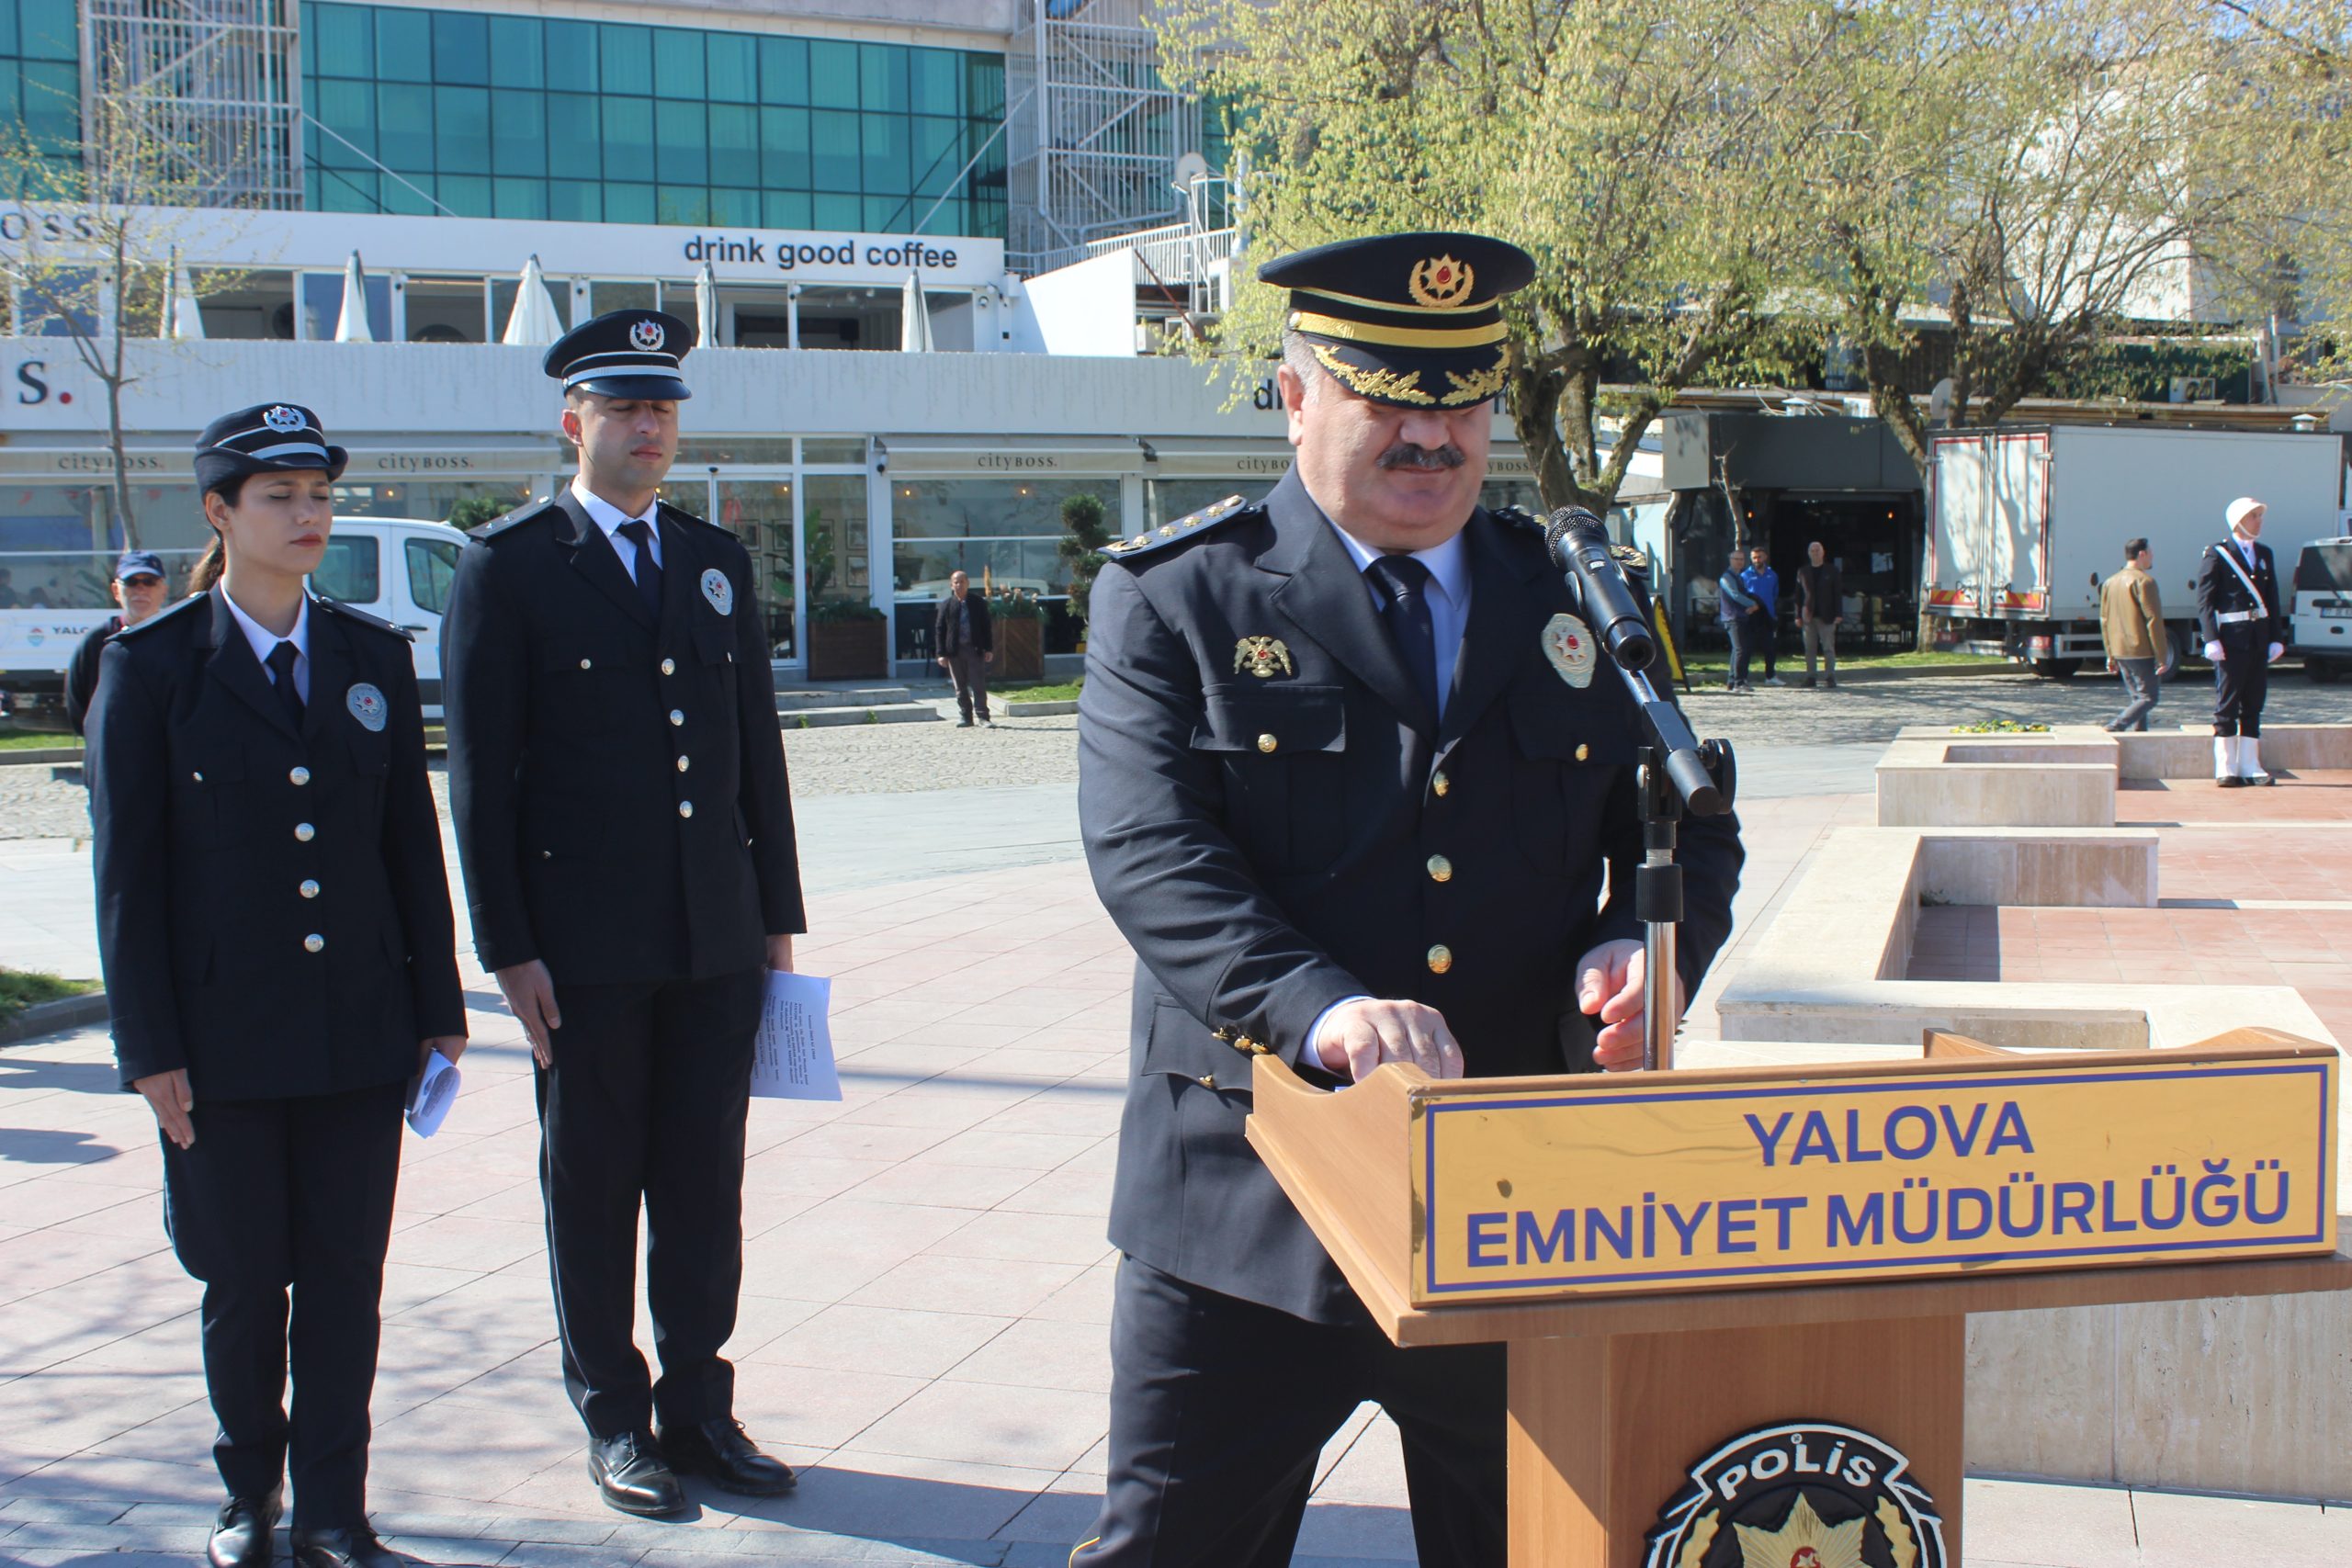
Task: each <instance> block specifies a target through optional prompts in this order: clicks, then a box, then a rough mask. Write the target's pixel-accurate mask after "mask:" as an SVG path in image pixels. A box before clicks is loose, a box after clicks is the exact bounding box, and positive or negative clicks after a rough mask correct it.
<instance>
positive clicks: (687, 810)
mask: <svg viewBox="0 0 2352 1568" xmlns="http://www.w3.org/2000/svg"><path fill="white" fill-rule="evenodd" d="M694 814H695V803H694V802H693V801H691V800H682V801H680V802H678V815H679V816H681V817H692V816H693V815H694Z"/></svg>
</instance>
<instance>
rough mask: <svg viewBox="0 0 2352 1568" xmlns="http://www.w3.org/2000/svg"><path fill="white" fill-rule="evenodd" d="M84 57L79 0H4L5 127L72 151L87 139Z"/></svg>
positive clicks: (0, 99)
mask: <svg viewBox="0 0 2352 1568" xmlns="http://www.w3.org/2000/svg"><path fill="white" fill-rule="evenodd" d="M81 58H82V46H81V31H80V25H79V24H78V23H77V22H76V21H75V20H74V0H0V126H13V127H19V128H21V129H22V130H23V132H24V134H25V136H26V137H28V139H29V140H30V141H31V142H32V145H33V146H35V147H37V148H39V149H40V150H41V151H42V152H47V153H50V154H52V155H56V156H59V157H63V156H64V155H65V154H67V153H68V152H70V151H71V150H72V149H73V147H74V143H76V142H78V141H80V140H81V139H82V67H81ZM6 194H8V195H11V196H13V195H15V194H16V193H15V192H13V191H11V192H8V193H6Z"/></svg>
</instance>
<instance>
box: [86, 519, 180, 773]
mask: <svg viewBox="0 0 2352 1568" xmlns="http://www.w3.org/2000/svg"><path fill="white" fill-rule="evenodd" d="M107 589H108V591H109V592H112V593H113V594H114V602H115V603H116V604H119V605H120V606H121V608H122V614H121V615H108V616H107V618H106V620H105V622H104V623H102V624H101V625H99V626H93V627H92V628H91V629H90V635H89V636H87V637H84V638H83V639H82V646H81V647H79V648H77V649H74V659H73V661H72V662H71V663H69V664H67V665H66V667H65V717H66V720H67V722H68V723H70V724H72V725H73V726H74V734H76V735H79V734H81V733H83V727H84V725H85V724H86V723H87V722H88V720H89V716H90V702H91V699H93V698H94V697H96V695H97V693H98V655H100V654H101V653H104V652H105V651H106V649H107V643H109V642H111V641H113V640H114V637H115V634H116V633H117V632H121V631H128V630H129V629H130V628H131V627H132V626H137V625H138V624H139V623H140V622H141V621H143V620H145V619H147V618H148V617H149V616H150V615H154V614H156V613H157V612H158V611H160V610H162V609H163V607H164V599H165V598H166V597H167V596H168V594H169V590H168V589H167V588H165V586H164V558H163V557H161V556H159V555H157V554H156V553H155V552H154V551H153V550H125V551H123V552H122V558H121V559H119V560H118V561H116V562H115V563H114V581H112V582H110V583H108V584H107Z"/></svg>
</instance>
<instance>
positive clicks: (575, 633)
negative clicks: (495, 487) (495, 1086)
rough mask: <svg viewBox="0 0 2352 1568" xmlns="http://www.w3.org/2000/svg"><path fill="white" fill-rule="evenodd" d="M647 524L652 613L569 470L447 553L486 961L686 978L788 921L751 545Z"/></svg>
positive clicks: (787, 873) (448, 625) (795, 888)
mask: <svg viewBox="0 0 2352 1568" xmlns="http://www.w3.org/2000/svg"><path fill="white" fill-rule="evenodd" d="M659 523H660V527H661V538H662V615H661V619H660V623H659V624H658V625H657V624H656V623H655V620H654V617H653V616H652V615H650V614H649V613H648V612H647V610H646V607H645V604H644V601H643V600H642V599H641V598H640V597H639V594H638V591H637V586H636V584H635V583H634V582H633V581H631V580H630V578H629V574H628V569H627V568H625V567H624V566H623V565H622V564H621V558H620V557H619V555H618V554H617V553H616V551H615V550H614V548H613V546H612V543H611V541H610V540H608V539H606V538H605V534H604V531H603V530H602V529H600V528H599V527H597V526H596V525H595V523H594V520H593V519H591V518H590V517H589V515H588V513H587V511H586V510H585V509H584V508H583V507H582V506H581V504H580V502H579V501H578V500H577V499H576V498H575V497H574V496H573V495H572V493H571V490H570V489H569V488H568V487H567V488H565V489H564V490H562V491H559V492H558V493H557V495H556V497H555V499H554V500H553V501H552V502H548V503H545V504H541V505H538V506H536V507H532V508H528V509H526V510H524V511H522V512H518V513H511V514H509V515H508V516H506V517H504V518H502V519H499V520H498V521H495V522H492V523H488V524H485V525H482V526H481V527H480V528H478V529H476V530H474V542H473V543H472V544H471V545H469V547H467V549H466V552H465V554H464V556H463V557H462V558H460V559H459V561H458V575H457V581H456V583H455V585H454V586H453V587H452V589H451V592H450V602H449V614H448V616H447V620H446V621H445V622H444V625H443V632H442V657H443V659H444V660H445V661H446V665H447V668H446V674H447V684H446V687H445V690H446V692H447V701H448V705H449V716H450V724H449V735H450V748H451V756H450V769H449V774H450V779H451V781H452V791H451V804H452V806H453V807H454V808H455V815H456V818H457V827H458V848H459V851H460V853H461V857H462V859H463V862H464V865H465V873H466V893H467V898H468V901H469V905H470V907H471V910H472V916H473V931H474V947H475V951H476V952H477V953H479V954H480V956H481V962H482V964H483V965H484V966H485V967H486V968H490V969H492V970H496V969H504V968H508V967H511V966H513V965H515V964H526V963H528V962H530V961H531V960H532V959H535V958H536V959H542V960H544V961H545V962H546V964H547V965H548V971H549V973H550V974H552V975H553V976H554V977H555V979H556V980H557V981H558V982H559V983H563V984H571V985H598V984H608V983H618V982H629V981H650V980H675V979H704V978H708V977H710V976H718V975H726V974H732V973H737V972H740V971H742V970H746V969H752V968H755V967H757V966H759V965H760V964H763V963H764V962H765V961H766V956H767V948H766V942H765V940H764V938H765V936H766V934H768V933H788V932H797V931H802V930H804V929H806V922H805V920H804V919H803V916H802V909H801V898H800V880H799V873H798V869H797V860H796V857H795V849H794V842H793V829H792V803H791V798H790V795H789V792H788V791H787V789H786V781H785V761H784V741H783V731H782V729H781V728H780V727H779V725H778V723H777V720H776V712H775V677H774V675H773V674H772V672H771V671H770V667H769V663H768V649H767V638H766V636H765V634H764V633H763V629H762V626H761V623H760V612H759V600H758V596H757V594H756V593H755V592H754V583H753V581H752V565H751V559H750V558H749V557H748V556H747V555H746V554H745V553H744V550H743V547H742V545H741V543H740V542H739V541H738V540H737V539H736V538H735V536H733V535H731V534H729V533H728V532H727V531H726V530H725V529H723V528H717V527H713V526H712V525H709V524H707V523H705V522H703V521H702V520H701V519H700V518H697V517H695V516H693V515H691V514H689V513H684V512H681V511H679V510H677V509H676V508H674V507H672V506H670V505H667V504H666V503H665V504H663V505H662V507H661V509H660V517H659ZM713 573H716V574H717V575H716V577H713V576H712V575H711V574H713ZM706 580H707V581H709V583H710V584H711V587H710V588H709V589H708V590H707V589H706V586H705V583H706ZM722 585H723V586H722ZM720 604H725V605H726V608H725V609H724V610H722V609H721V608H720V607H719V605H720ZM622 911H626V912H627V918H625V919H624V918H616V916H617V915H619V913H620V912H622Z"/></svg>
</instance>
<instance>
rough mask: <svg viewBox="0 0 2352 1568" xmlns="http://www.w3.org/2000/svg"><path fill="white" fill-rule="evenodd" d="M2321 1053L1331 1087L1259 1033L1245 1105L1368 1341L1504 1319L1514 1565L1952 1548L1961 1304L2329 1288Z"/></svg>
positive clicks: (1845, 1556) (1971, 1058)
mask: <svg viewBox="0 0 2352 1568" xmlns="http://www.w3.org/2000/svg"><path fill="white" fill-rule="evenodd" d="M2337 1069H2338V1059H2337V1054H2336V1052H2335V1048H2334V1047H2332V1046H2324V1045H2318V1044H2314V1043H2310V1042H2307V1041H2302V1040H2299V1039H2296V1038H2294V1037H2292V1036H2290V1035H2284V1034H2279V1033H2277V1032H2271V1031H2267V1030H2241V1031H2237V1032H2233V1033H2231V1034H2228V1035H2224V1036H2222V1037H2220V1038H2219V1039H2216V1040H2212V1041H2208V1042H2206V1043H2204V1044H2202V1045H2199V1046H2197V1047H2194V1048H2191V1049H2188V1050H2180V1051H2171V1050H2167V1051H2139V1052H2120V1053H2111V1054H2098V1055H2065V1054H2040V1053H2036V1054H2030V1055H2013V1054H2008V1053H2003V1052H1997V1051H1995V1050H1992V1049H1991V1048H1990V1047H1986V1046H1983V1045H1979V1044H1976V1043H1973V1042H1969V1041H1963V1040H1959V1039H1956V1038H1954V1037H1951V1036H1943V1035H1931V1036H1930V1038H1929V1040H1928V1048H1927V1052H1926V1054H1925V1055H1923V1056H1922V1057H1921V1058H1919V1059H1917V1060H1911V1061H1896V1062H1883V1063H1867V1064H1853V1065H1838V1066H1789V1067H1782V1068H1772V1069H1757V1070H1747V1069H1739V1070H1718V1071H1698V1072H1675V1073H1668V1074H1657V1075H1650V1076H1649V1077H1646V1078H1645V1077H1643V1076H1642V1075H1616V1076H1611V1077H1596V1076H1581V1077H1538V1078H1500V1079H1498V1078H1487V1079H1469V1080H1453V1081H1446V1082H1440V1081H1437V1080H1434V1079H1431V1078H1430V1077H1427V1076H1426V1075H1425V1074H1422V1073H1420V1072H1419V1071H1418V1070H1417V1069H1414V1068H1409V1067H1403V1066H1388V1067H1384V1068H1382V1069H1381V1070H1380V1071H1378V1072H1376V1073H1374V1075H1372V1077H1369V1078H1368V1079H1366V1080H1365V1081H1364V1082H1363V1083H1361V1084H1358V1085H1355V1086H1352V1087H1351V1088H1349V1089H1344V1090H1340V1091H1339V1092H1336V1093H1334V1092H1326V1091H1323V1090H1319V1089H1313V1088H1310V1087H1309V1086H1307V1085H1306V1083H1304V1082H1303V1081H1302V1080H1301V1079H1299V1078H1298V1077H1296V1076H1295V1075H1294V1074H1293V1073H1291V1072H1290V1071H1288V1070H1287V1069H1286V1068H1284V1067H1283V1065H1282V1064H1281V1063H1280V1062H1279V1061H1278V1060H1276V1059H1274V1058H1272V1057H1260V1058H1259V1059H1258V1061H1257V1064H1256V1069H1255V1070H1256V1081H1255V1111H1254V1112H1253V1114H1252V1115H1251V1116H1250V1122H1249V1136H1250V1143H1251V1144H1252V1145H1254V1146H1255V1147H1256V1148H1257V1150H1258V1152H1259V1153H1260V1155H1261V1156H1262V1157H1263V1158H1264V1159H1265V1161H1266V1164H1267V1166H1268V1167H1269V1168H1271V1169H1272V1171H1273V1173H1274V1175H1275V1177H1276V1179H1279V1180H1280V1181H1281V1182H1282V1184H1283V1188H1284V1189H1285V1190H1287V1191H1288V1192H1289V1194H1290V1196H1291V1198H1292V1200H1293V1201H1295V1203H1296V1204H1297V1205H1298V1208H1299V1211H1300V1213H1302V1214H1304V1215H1305V1216H1306V1220H1307V1223H1308V1224H1310V1225H1311V1226H1313V1228H1314V1230H1315V1233H1316V1235H1317V1236H1318V1237H1319V1238H1320V1239H1321V1240H1322V1242H1323V1245H1324V1246H1325V1247H1327V1248H1328V1249H1329V1252H1330V1254H1331V1256H1332V1258H1334V1259H1335V1260H1337V1262H1338V1263H1339V1265H1340V1269H1342V1270H1343V1271H1344V1272H1345V1274H1346V1275H1347V1278H1348V1280H1349V1281H1350V1282H1351V1284H1352V1285H1353V1286H1354V1287H1355V1290H1356V1292H1357V1294H1358V1295H1359V1296H1361V1297H1362V1298H1363V1302H1364V1304H1365V1305H1366V1307H1368V1308H1369V1309H1370V1311H1371V1313H1372V1315H1373V1317H1374V1320H1375V1321H1377V1322H1378V1323H1379V1325H1380V1326H1381V1327H1382V1329H1383V1330H1384V1331H1385V1333H1386V1334H1387V1335H1388V1337H1389V1338H1390V1339H1392V1340H1393V1341H1395V1342H1396V1343H1397V1344H1398V1345H1400V1346H1406V1347H1412V1346H1423V1345H1455V1344H1464V1343H1476V1342H1490V1341H1498V1340H1500V1341H1508V1342H1509V1345H1510V1384H1509V1387H1510V1562H1511V1564H1512V1568H1537V1565H1538V1564H1541V1565H1543V1568H1721V1565H1722V1564H1724V1563H1726V1562H1728V1563H1730V1564H1734V1565H1737V1564H1740V1563H1741V1562H1743V1561H1744V1556H1743V1554H1744V1553H1746V1552H1748V1551H1753V1555H1752V1556H1749V1557H1746V1558H1745V1560H1746V1561H1751V1562H1756V1561H1765V1560H1767V1559H1770V1561H1772V1562H1774V1565H1775V1568H1781V1564H1782V1563H1783V1562H1785V1563H1786V1564H1789V1565H1791V1568H1812V1565H1816V1564H1818V1565H1822V1568H1827V1565H1830V1564H1834V1563H1836V1562H1850V1563H1862V1564H1865V1565H1890V1568H1958V1565H1959V1564H1960V1563H1961V1562H1962V1555H1961V1517H1960V1509H1961V1472H1962V1410H1963V1405H1964V1393H1965V1383H1966V1363H1965V1349H1966V1344H1965V1341H1966V1327H1967V1314H1970V1313H1979V1312H2015V1311H2019V1310H2025V1309H2030V1308H2043V1307H2066V1306H2090V1305H2098V1304H2104V1303H2120V1302H2147V1301H2173V1300H2183V1299H2191V1298H2197V1297H2207V1296H2245V1295H2267V1294H2285V1293H2290V1292H2309V1291H2335V1290H2346V1289H2352V1251H2347V1237H2352V1230H2347V1229H2346V1228H2345V1227H2344V1226H2343V1225H2342V1224H2341V1223H2340V1222H2339V1221H2338V1218H2337V1216H2336V1213H2335V1179H2336V1170H2335V1104H2336V1093H2337ZM1930 1198H1932V1199H1933V1200H1934V1201H1933V1202H1932V1204H1931V1203H1930V1201H1929V1200H1930ZM2176 1200H2177V1201H2176ZM2167 1213H2168V1214H2169V1219H2167ZM1841 1433H1842V1434H1846V1436H1843V1437H1841V1436H1839V1434H1841ZM1849 1438H1850V1440H1851V1445H1852V1446H1851V1452H1853V1453H1855V1454H1861V1453H1864V1452H1866V1451H1867V1452H1871V1453H1873V1454H1879V1453H1880V1450H1877V1449H1874V1448H1872V1447H1871V1441H1870V1439H1876V1441H1877V1443H1879V1444H1882V1445H1883V1450H1884V1452H1883V1455H1881V1457H1879V1458H1876V1459H1873V1460H1871V1461H1860V1460H1856V1459H1849V1458H1847V1457H1846V1455H1847V1454H1848V1452H1849V1449H1848V1446H1847V1445H1848V1441H1849ZM1743 1443H1744V1444H1746V1445H1747V1446H1745V1447H1742V1446H1741V1445H1742V1444H1743ZM1833 1444H1834V1445H1836V1446H1835V1447H1834V1448H1833V1447H1832V1445H1833ZM1808 1445H1809V1446H1808ZM1824 1450H1829V1453H1825V1451H1824ZM1831 1454H1835V1455H1836V1456H1837V1458H1838V1461H1840V1465H1841V1466H1842V1469H1838V1468H1833V1472H1832V1474H1831V1476H1830V1479H1829V1482H1827V1483H1822V1485H1821V1486H1818V1487H1816V1486H1815V1483H1814V1482H1813V1481H1811V1480H1806V1479H1800V1477H1799V1475H1798V1474H1797V1473H1796V1472H1807V1473H1808V1474H1809V1473H1810V1470H1809V1467H1811V1468H1813V1469H1817V1468H1818V1467H1819V1466H1821V1465H1822V1464H1823V1463H1824V1462H1825V1461H1827V1460H1828V1459H1829V1458H1830V1455H1831ZM1792 1461H1793V1467H1792ZM1775 1467H1777V1468H1775ZM1768 1469H1769V1470H1770V1472H1771V1473H1770V1484H1768V1482H1767V1472H1768ZM1890 1471H1900V1472H1902V1473H1901V1474H1900V1476H1899V1477H1898V1476H1895V1475H1891V1474H1888V1473H1885V1472H1890ZM1856 1475H1860V1476H1862V1477H1863V1478H1864V1480H1865V1481H1868V1482H1871V1483H1874V1485H1873V1486H1862V1487H1860V1488H1859V1489H1857V1488H1845V1489H1844V1490H1845V1491H1847V1492H1851V1493H1853V1494H1854V1495H1852V1496H1848V1497H1845V1498H1844V1500H1843V1501H1842V1502H1841V1500H1840V1495H1837V1493H1836V1492H1835V1490H1834V1488H1835V1487H1836V1486H1837V1485H1838V1484H1839V1483H1842V1481H1844V1480H1850V1479H1852V1478H1853V1477H1854V1476H1856ZM1825 1488H1831V1489H1825ZM1792 1489H1793V1490H1794V1491H1795V1492H1796V1493H1797V1495H1798V1498H1799V1499H1800V1501H1797V1502H1792V1501H1790V1500H1789V1499H1788V1494H1789V1493H1790V1492H1791V1491H1792ZM1873 1496H1874V1497H1875V1502H1874V1504H1873V1501H1872V1498H1873ZM1873 1506H1874V1507H1875V1513H1874V1514H1873V1513H1872V1511H1871V1510H1872V1508H1873ZM1759 1510H1760V1512H1759ZM1841 1531H1842V1532H1843V1533H1842V1534H1841V1533H1840V1532H1841ZM1750 1537H1754V1538H1756V1539H1755V1540H1750V1539H1749V1538H1750ZM1791 1543H1794V1544H1793V1545H1792V1544H1791ZM1782 1548H1785V1549H1786V1550H1781V1549H1782Z"/></svg>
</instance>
